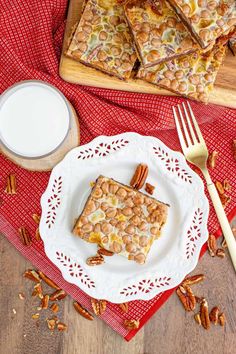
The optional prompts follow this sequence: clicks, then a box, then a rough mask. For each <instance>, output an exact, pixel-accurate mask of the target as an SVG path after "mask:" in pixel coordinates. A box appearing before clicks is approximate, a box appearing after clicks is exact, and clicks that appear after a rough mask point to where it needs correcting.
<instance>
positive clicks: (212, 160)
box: [207, 151, 218, 168]
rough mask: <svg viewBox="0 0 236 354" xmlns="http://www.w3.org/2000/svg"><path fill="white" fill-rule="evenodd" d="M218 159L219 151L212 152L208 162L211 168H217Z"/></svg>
mask: <svg viewBox="0 0 236 354" xmlns="http://www.w3.org/2000/svg"><path fill="white" fill-rule="evenodd" d="M217 157H218V152H217V151H212V152H211V153H210V154H209V156H208V160H207V164H208V167H209V168H215V166H216V159H217Z"/></svg>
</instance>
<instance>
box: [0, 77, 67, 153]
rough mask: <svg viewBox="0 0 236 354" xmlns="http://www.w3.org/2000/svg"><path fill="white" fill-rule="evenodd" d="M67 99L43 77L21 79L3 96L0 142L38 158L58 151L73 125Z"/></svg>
mask: <svg viewBox="0 0 236 354" xmlns="http://www.w3.org/2000/svg"><path fill="white" fill-rule="evenodd" d="M71 116H72V111H71V107H70V105H69V103H68V101H67V99H66V98H65V97H64V96H63V94H62V93H61V92H60V91H59V90H58V89H56V88H55V87H54V86H52V85H49V84H48V83H45V82H43V81H36V80H32V81H31V80H30V81H21V82H19V83H17V84H15V85H13V86H11V87H10V88H8V89H7V90H6V91H5V92H4V93H3V94H2V95H1V96H0V142H1V144H2V145H4V146H5V147H6V148H7V149H8V150H9V151H10V152H12V153H13V154H15V155H17V156H20V157H23V158H30V159H37V158H41V157H44V156H47V155H49V154H51V153H53V152H55V151H56V150H57V149H58V148H59V147H60V146H61V144H62V143H63V142H64V140H65V138H66V137H67V135H68V132H69V129H70V121H71Z"/></svg>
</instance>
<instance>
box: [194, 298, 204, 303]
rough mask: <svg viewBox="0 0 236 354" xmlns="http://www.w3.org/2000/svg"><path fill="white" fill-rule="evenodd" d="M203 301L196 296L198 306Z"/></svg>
mask: <svg viewBox="0 0 236 354" xmlns="http://www.w3.org/2000/svg"><path fill="white" fill-rule="evenodd" d="M203 299H204V298H203V297H199V296H195V300H196V302H197V303H198V304H200V303H201V302H202V300H203Z"/></svg>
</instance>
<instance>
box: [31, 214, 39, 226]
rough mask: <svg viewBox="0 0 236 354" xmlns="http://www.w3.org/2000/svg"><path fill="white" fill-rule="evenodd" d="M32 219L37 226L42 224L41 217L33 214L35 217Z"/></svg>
mask: <svg viewBox="0 0 236 354" xmlns="http://www.w3.org/2000/svg"><path fill="white" fill-rule="evenodd" d="M32 218H33V220H34V222H35V223H36V224H37V225H39V223H40V216H39V215H38V214H33V215H32Z"/></svg>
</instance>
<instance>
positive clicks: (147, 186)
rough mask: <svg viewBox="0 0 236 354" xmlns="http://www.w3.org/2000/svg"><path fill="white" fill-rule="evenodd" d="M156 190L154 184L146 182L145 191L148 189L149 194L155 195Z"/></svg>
mask: <svg viewBox="0 0 236 354" xmlns="http://www.w3.org/2000/svg"><path fill="white" fill-rule="evenodd" d="M154 190H155V187H154V186H152V185H151V184H150V183H146V185H145V191H146V192H147V193H148V194H151V195H153V193H154Z"/></svg>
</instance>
